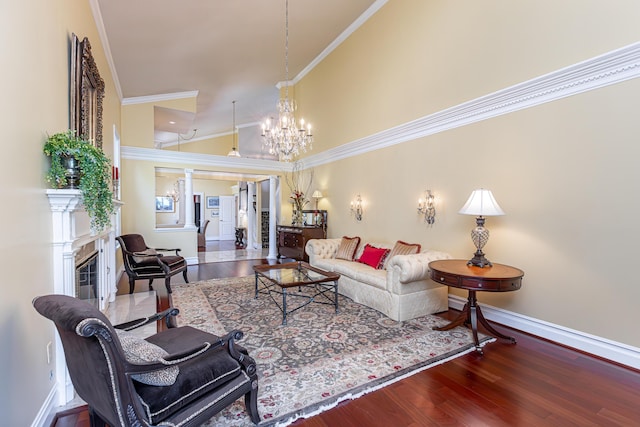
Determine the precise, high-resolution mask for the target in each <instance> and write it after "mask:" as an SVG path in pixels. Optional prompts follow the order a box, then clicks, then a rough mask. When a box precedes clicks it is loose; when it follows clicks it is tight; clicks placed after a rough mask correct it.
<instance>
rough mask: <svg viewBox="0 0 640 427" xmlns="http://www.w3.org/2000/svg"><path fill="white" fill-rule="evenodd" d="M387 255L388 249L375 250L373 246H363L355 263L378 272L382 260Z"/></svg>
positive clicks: (382, 262) (382, 263)
mask: <svg viewBox="0 0 640 427" xmlns="http://www.w3.org/2000/svg"><path fill="white" fill-rule="evenodd" d="M388 254H389V249H385V248H376V247H375V246H371V245H369V244H366V245H365V246H364V250H363V251H362V255H360V258H358V259H357V260H356V261H358V262H361V263H363V264H367V265H369V266H371V267H373V268H375V269H376V270H379V269H381V268H382V266H383V265H384V260H385V258H386V257H387V255H388Z"/></svg>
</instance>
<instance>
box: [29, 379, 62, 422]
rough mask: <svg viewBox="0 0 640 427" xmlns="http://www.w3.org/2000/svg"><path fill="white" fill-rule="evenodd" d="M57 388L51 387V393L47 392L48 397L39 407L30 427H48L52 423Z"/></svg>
mask: <svg viewBox="0 0 640 427" xmlns="http://www.w3.org/2000/svg"><path fill="white" fill-rule="evenodd" d="M56 390H57V387H55V385H54V386H53V387H51V391H49V395H48V396H47V398H46V399H45V401H44V403H43V404H42V406H41V407H40V410H39V411H38V414H37V415H36V418H35V419H34V420H33V422H32V423H31V427H49V426H50V425H51V422H52V421H53V417H54V416H55V414H56V412H57V411H56V407H57V406H56V404H55V402H56V401H57V398H56V395H57V391H56Z"/></svg>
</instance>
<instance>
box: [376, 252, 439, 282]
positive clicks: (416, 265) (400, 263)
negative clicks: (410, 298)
mask: <svg viewBox="0 0 640 427" xmlns="http://www.w3.org/2000/svg"><path fill="white" fill-rule="evenodd" d="M439 259H451V255H449V254H448V253H446V252H440V251H431V250H429V251H426V252H420V253H419V254H411V255H396V256H394V257H393V258H391V259H390V260H389V265H388V266H387V269H392V268H394V267H397V268H398V270H399V271H400V276H399V279H400V283H409V282H415V281H418V280H424V279H428V278H429V263H430V262H431V261H436V260H439Z"/></svg>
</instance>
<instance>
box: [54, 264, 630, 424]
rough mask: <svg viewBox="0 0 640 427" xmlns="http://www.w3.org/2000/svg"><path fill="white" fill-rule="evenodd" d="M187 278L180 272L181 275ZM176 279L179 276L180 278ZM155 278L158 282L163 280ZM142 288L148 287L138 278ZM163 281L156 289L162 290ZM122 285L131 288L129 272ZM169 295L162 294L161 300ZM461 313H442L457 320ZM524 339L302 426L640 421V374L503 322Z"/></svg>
mask: <svg viewBox="0 0 640 427" xmlns="http://www.w3.org/2000/svg"><path fill="white" fill-rule="evenodd" d="M265 262H266V261H265V260H255V261H233V262H224V263H211V264H201V265H199V266H193V267H190V268H189V277H190V280H191V281H196V280H204V279H210V278H216V277H234V276H246V275H251V274H252V273H253V270H252V266H253V265H254V264H255V263H265ZM180 279H181V277H180ZM174 280H175V281H176V282H178V276H176V277H175V278H174ZM160 284H161V282H160V283H157V285H160ZM136 288H137V290H138V289H140V290H146V284H145V283H144V282H138V283H137V286H136ZM160 288H161V286H155V289H156V290H157V291H158V292H159V293H161V289H160ZM119 289H123V290H127V292H128V284H127V283H126V277H124V278H123V279H122V281H121V283H120V284H119ZM163 299H164V300H165V302H164V303H161V304H167V303H168V300H167V299H166V298H165V297H163V296H161V298H160V300H161V301H162V300H163ZM457 313H458V312H456V311H454V310H449V311H448V312H446V313H442V314H441V316H443V317H445V318H450V319H451V318H453V317H455V315H456V314H457ZM497 329H498V330H500V331H503V332H506V333H507V335H511V336H514V337H516V339H517V341H518V343H517V344H510V343H507V342H503V341H497V342H495V343H490V344H487V345H486V346H485V347H484V355H483V356H481V355H478V354H476V353H475V352H474V353H471V354H467V355H464V356H462V357H459V358H457V359H454V360H452V361H450V362H447V363H444V364H442V365H439V366H436V367H433V368H431V369H427V370H425V371H422V372H420V373H418V374H415V375H413V376H411V377H408V378H405V379H403V380H401V381H398V382H396V383H394V384H392V385H389V386H387V387H384V388H382V389H380V390H378V391H375V392H372V393H370V394H367V395H365V396H363V397H361V398H359V399H356V400H352V401H347V402H343V403H341V404H340V405H338V406H337V407H336V408H334V409H331V410H329V411H326V412H323V413H321V414H320V415H317V416H315V417H312V418H310V419H306V420H299V421H297V422H296V423H294V424H293V425H294V426H297V427H302V426H303V427H328V426H340V427H349V426H353V427H362V426H380V427H382V426H384V427H388V426H394V427H396V426H407V427H408V426H473V427H476V426H640V371H636V370H632V369H628V368H625V367H622V366H619V365H616V364H613V363H609V362H607V361H605V360H601V359H598V358H595V357H591V356H589V355H586V354H583V353H580V352H578V351H574V350H572V349H569V348H565V347H563V346H560V345H557V344H554V343H551V342H548V341H545V340H542V339H539V338H536V337H534V336H530V335H527V334H525V333H521V332H519V331H515V330H511V329H508V328H504V327H500V326H498V327H497ZM88 426H89V417H88V413H87V410H86V407H82V408H76V409H73V410H70V411H67V413H61V414H59V415H58V417H57V419H56V420H54V422H53V424H52V427H88Z"/></svg>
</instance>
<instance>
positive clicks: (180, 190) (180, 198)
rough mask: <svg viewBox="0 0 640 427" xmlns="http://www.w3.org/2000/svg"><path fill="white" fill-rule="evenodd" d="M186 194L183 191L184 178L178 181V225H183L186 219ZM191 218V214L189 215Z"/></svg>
mask: <svg viewBox="0 0 640 427" xmlns="http://www.w3.org/2000/svg"><path fill="white" fill-rule="evenodd" d="M187 201H188V200H187V194H186V193H185V190H184V178H179V179H178V203H180V209H179V210H178V224H184V223H185V222H184V219H185V217H186V214H185V207H186V205H187ZM191 217H192V218H193V213H192V214H191Z"/></svg>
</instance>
